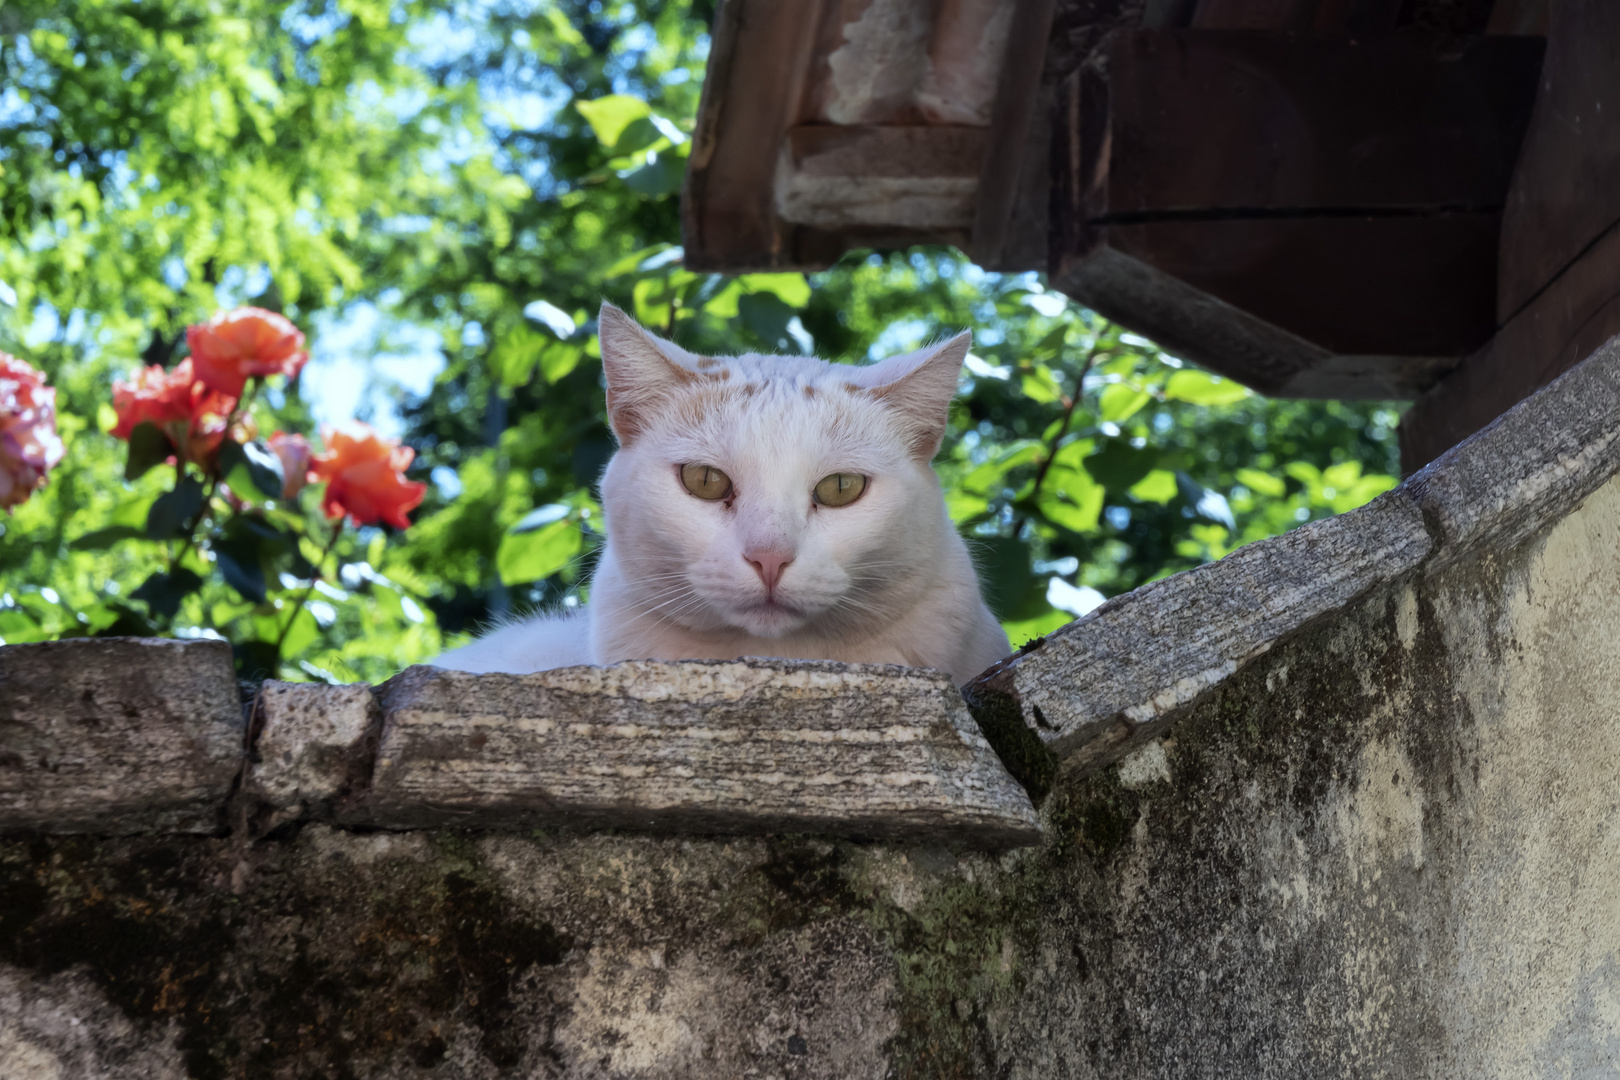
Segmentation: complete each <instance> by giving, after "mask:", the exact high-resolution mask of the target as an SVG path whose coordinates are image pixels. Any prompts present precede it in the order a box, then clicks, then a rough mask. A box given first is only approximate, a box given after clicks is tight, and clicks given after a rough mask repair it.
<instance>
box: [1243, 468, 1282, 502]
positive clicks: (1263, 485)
mask: <svg viewBox="0 0 1620 1080" xmlns="http://www.w3.org/2000/svg"><path fill="white" fill-rule="evenodd" d="M1233 475H1234V476H1236V477H1237V481H1238V483H1240V484H1242V485H1243V486H1244V487H1246V488H1248V489H1249V490H1250V491H1253V492H1256V493H1257V494H1260V495H1265V496H1267V497H1269V498H1273V499H1280V498H1282V497H1283V496H1284V495H1286V494H1288V485H1287V484H1286V483H1284V482H1283V480H1282V478H1281V477H1277V476H1272V475H1271V474H1270V473H1267V472H1261V471H1260V470H1259V469H1239V470H1237V472H1235V473H1234V474H1233Z"/></svg>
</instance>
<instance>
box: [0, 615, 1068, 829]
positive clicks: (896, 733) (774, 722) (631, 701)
mask: <svg viewBox="0 0 1620 1080" xmlns="http://www.w3.org/2000/svg"><path fill="white" fill-rule="evenodd" d="M312 820H313V821H323V820H324V821H332V822H335V823H337V824H339V825H343V826H347V827H353V828H369V829H413V828H425V827H443V826H450V827H465V828H480V829H518V828H524V829H527V828H573V829H595V830H603V829H626V830H635V831H650V832H664V833H670V832H675V833H687V834H718V835H734V834H759V833H815V834H822V835H832V836H843V837H852V838H871V839H896V840H908V841H919V842H929V843H945V844H951V845H959V846H964V847H975V848H990V849H1004V848H1008V847H1015V846H1018V845H1023V844H1030V843H1034V842H1036V841H1037V840H1038V838H1039V835H1040V834H1039V828H1038V824H1037V820H1036V817H1035V812H1034V808H1033V807H1032V806H1031V804H1030V801H1029V798H1028V796H1027V795H1026V794H1025V793H1024V791H1023V789H1022V788H1020V787H1019V785H1018V784H1017V783H1016V782H1015V781H1014V780H1013V778H1012V777H1011V776H1010V775H1008V773H1007V771H1006V770H1005V769H1004V768H1003V767H1002V765H1001V764H1000V762H998V761H997V759H996V756H995V754H994V752H993V751H992V750H991V748H990V745H989V743H988V742H986V740H985V738H984V736H983V735H982V734H981V732H980V730H979V728H978V726H977V724H975V722H974V720H973V717H972V716H971V715H970V713H969V712H968V709H967V706H966V704H965V703H964V701H963V699H962V697H961V695H960V693H958V691H957V690H956V688H955V686H954V685H952V683H951V681H950V679H949V678H948V677H947V676H945V675H944V674H942V673H939V672H933V671H924V670H920V669H913V668H903V667H891V666H885V665H846V664H834V663H827V662H798V661H780V660H758V659H748V660H740V661H734V662H727V663H692V662H687V663H659V662H652V661H646V662H638V663H625V664H618V665H614V666H612V667H604V668H596V667H576V668H563V669H558V670H555V671H547V672H540V673H537V674H533V675H471V674H468V673H465V672H456V671H447V670H443V669H439V668H434V667H414V668H410V669H408V670H406V671H405V672H404V673H402V674H401V675H399V676H397V677H396V678H394V679H392V680H390V681H389V682H387V683H384V684H383V685H381V686H378V687H375V688H373V687H370V686H366V685H354V686H325V685H321V684H311V683H279V682H270V683H266V684H265V686H264V687H263V688H262V690H261V691H260V693H259V695H258V698H257V700H256V701H255V703H254V705H253V708H252V715H251V724H247V723H245V721H244V716H243V709H242V707H241V705H240V704H239V702H238V696H237V683H236V679H235V676H234V674H233V672H232V667H231V654H230V648H229V647H228V646H227V645H225V644H224V643H223V642H179V641H168V640H161V639H137V638H124V639H105V640H91V639H76V640H70V641H59V642H50V643H45V644H38V645H14V646H5V647H0V832H17V831H43V832H92V833H137V832H148V831H178V832H201V833H214V832H220V831H223V829H224V828H225V827H226V825H227V822H228V821H229V822H230V823H231V824H237V825H242V826H245V827H246V828H247V831H248V832H249V833H250V834H258V835H262V834H265V833H268V832H270V831H272V830H275V829H277V828H279V827H281V826H284V825H287V824H289V823H292V822H297V821H312Z"/></svg>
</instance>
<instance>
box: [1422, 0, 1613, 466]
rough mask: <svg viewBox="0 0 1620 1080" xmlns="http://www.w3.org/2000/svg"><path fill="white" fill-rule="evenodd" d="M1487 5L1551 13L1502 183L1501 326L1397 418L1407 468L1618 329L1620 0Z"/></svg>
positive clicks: (1529, 18) (1509, 17) (1530, 22)
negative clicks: (1520, 142)
mask: <svg viewBox="0 0 1620 1080" xmlns="http://www.w3.org/2000/svg"><path fill="white" fill-rule="evenodd" d="M1509 7H1512V8H1513V10H1511V11H1507V12H1505V13H1504V12H1501V11H1499V12H1493V16H1492V19H1493V25H1495V23H1496V16H1497V14H1502V15H1503V19H1502V22H1503V23H1504V24H1507V25H1508V26H1509V28H1515V29H1518V28H1524V27H1526V26H1534V25H1535V20H1536V19H1537V18H1538V17H1540V18H1549V17H1550V23H1549V36H1548V39H1547V62H1546V66H1545V69H1544V73H1543V76H1542V88H1541V92H1540V95H1539V96H1538V98H1537V100H1536V106H1535V113H1534V116H1533V118H1532V120H1531V123H1530V131H1529V133H1528V134H1527V135H1526V136H1525V140H1524V148H1523V151H1522V153H1521V154H1520V156H1519V159H1518V163H1517V166H1516V169H1515V172H1514V176H1513V182H1512V187H1511V189H1510V190H1509V192H1508V196H1507V200H1506V210H1505V213H1504V216H1503V222H1502V232H1501V241H1500V244H1501V257H1500V260H1499V265H1500V266H1501V273H1500V275H1499V276H1498V279H1497V287H1496V292H1495V298H1496V316H1497V321H1498V322H1499V324H1500V326H1501V329H1500V330H1498V332H1497V333H1496V335H1495V337H1493V338H1492V339H1491V341H1490V342H1489V343H1488V344H1486V345H1485V346H1484V347H1483V348H1481V349H1480V350H1479V351H1478V352H1476V353H1475V354H1474V355H1472V356H1470V357H1468V358H1467V359H1466V360H1465V361H1463V362H1462V363H1461V364H1460V365H1458V367H1457V368H1456V370H1455V371H1453V372H1452V373H1450V374H1449V375H1447V376H1446V377H1445V378H1444V379H1443V380H1441V381H1440V382H1439V383H1438V384H1437V385H1436V386H1434V387H1433V388H1432V389H1431V390H1429V391H1428V392H1427V393H1425V394H1424V395H1423V396H1422V397H1421V398H1420V399H1419V400H1418V401H1417V402H1416V403H1415V404H1414V405H1413V406H1412V408H1411V409H1410V410H1409V411H1408V412H1407V413H1406V415H1405V416H1404V417H1403V418H1402V420H1401V467H1402V468H1403V470H1405V471H1408V472H1410V471H1412V470H1414V469H1416V468H1419V467H1420V466H1422V465H1425V464H1427V463H1428V462H1430V461H1432V460H1433V459H1434V458H1436V457H1438V456H1439V455H1440V454H1441V453H1442V452H1443V451H1445V450H1446V449H1447V448H1448V447H1451V446H1453V445H1455V444H1456V443H1457V442H1458V441H1460V440H1461V439H1463V438H1465V437H1467V436H1468V435H1471V434H1472V433H1474V432H1475V431H1478V430H1479V429H1480V428H1482V427H1484V426H1485V425H1486V424H1488V423H1490V421H1491V420H1493V419H1494V418H1495V417H1497V416H1499V415H1500V414H1501V413H1503V412H1504V411H1506V410H1507V409H1508V408H1509V407H1510V406H1512V405H1513V404H1515V403H1516V402H1518V401H1520V400H1522V399H1523V398H1525V397H1528V396H1529V395H1530V394H1531V393H1533V392H1534V391H1536V390H1538V389H1540V388H1541V387H1543V386H1545V385H1547V384H1548V383H1549V382H1551V381H1552V380H1553V379H1554V378H1556V377H1557V376H1559V375H1560V374H1562V373H1563V372H1565V371H1567V370H1568V369H1569V368H1570V367H1572V366H1574V365H1575V364H1577V363H1579V362H1580V361H1581V360H1583V359H1585V358H1586V357H1587V356H1589V355H1590V354H1591V353H1592V352H1593V350H1595V349H1596V348H1597V347H1598V346H1599V345H1602V344H1603V343H1604V342H1605V341H1607V340H1609V338H1611V337H1613V336H1614V335H1615V334H1617V333H1620V5H1617V4H1615V3H1613V2H1612V0H1561V2H1560V3H1558V4H1554V5H1552V7H1551V10H1550V13H1548V11H1547V9H1546V8H1545V7H1543V8H1541V9H1540V13H1539V15H1538V11H1537V8H1536V5H1533V4H1525V5H1509Z"/></svg>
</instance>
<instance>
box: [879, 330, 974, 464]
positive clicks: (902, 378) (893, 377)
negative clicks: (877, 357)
mask: <svg viewBox="0 0 1620 1080" xmlns="http://www.w3.org/2000/svg"><path fill="white" fill-rule="evenodd" d="M972 344H973V332H972V331H970V330H964V331H962V332H961V333H960V334H957V335H956V336H955V337H953V338H951V339H950V340H949V341H945V342H941V343H939V344H937V345H930V346H928V347H927V348H925V349H918V350H917V351H916V352H913V353H906V354H905V355H903V356H891V357H889V358H888V359H887V360H883V361H880V362H879V363H876V364H873V365H872V366H871V367H867V368H857V369H856V370H857V372H858V373H859V374H858V376H857V378H856V380H855V381H856V383H857V385H859V386H861V387H864V388H865V389H866V390H867V392H868V393H870V394H871V395H872V396H873V397H875V398H877V399H878V400H880V401H882V402H884V403H885V404H886V405H888V406H889V407H890V408H892V409H894V410H895V411H896V412H898V413H899V414H900V415H901V417H902V418H903V420H904V421H905V423H906V426H907V428H908V429H909V434H910V436H911V445H912V452H913V453H914V454H916V456H917V457H918V458H920V459H921V460H923V461H931V460H933V457H934V455H935V454H936V453H938V452H939V444H940V441H941V440H942V439H944V437H945V423H946V419H947V417H948V416H949V414H950V408H951V398H953V397H955V396H956V382H957V379H958V378H959V377H960V375H961V372H962V361H964V360H966V359H967V354H968V348H969V346H971V345H972Z"/></svg>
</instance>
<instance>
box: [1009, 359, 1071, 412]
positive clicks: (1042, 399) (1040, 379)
mask: <svg viewBox="0 0 1620 1080" xmlns="http://www.w3.org/2000/svg"><path fill="white" fill-rule="evenodd" d="M1018 385H1019V388H1020V389H1021V390H1023V391H1024V396H1025V397H1027V398H1029V399H1030V400H1031V401H1034V402H1038V403H1040V404H1042V405H1050V404H1051V403H1052V402H1054V401H1056V400H1057V399H1058V398H1060V397H1062V396H1063V388H1062V387H1061V386H1059V385H1058V382H1057V378H1056V377H1055V376H1054V375H1053V374H1052V369H1051V368H1049V367H1047V366H1046V365H1045V364H1036V365H1035V370H1034V371H1031V372H1028V373H1026V374H1025V375H1024V377H1023V378H1022V379H1020V380H1019V383H1018Z"/></svg>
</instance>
